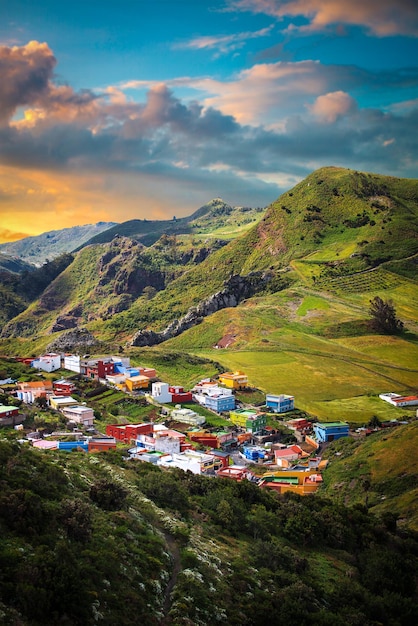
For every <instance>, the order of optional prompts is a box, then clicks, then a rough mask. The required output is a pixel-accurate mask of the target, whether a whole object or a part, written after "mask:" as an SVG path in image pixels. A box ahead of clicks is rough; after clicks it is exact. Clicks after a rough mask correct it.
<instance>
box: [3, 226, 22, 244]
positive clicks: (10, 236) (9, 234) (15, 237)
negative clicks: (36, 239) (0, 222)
mask: <svg viewBox="0 0 418 626" xmlns="http://www.w3.org/2000/svg"><path fill="white" fill-rule="evenodd" d="M25 237H29V235H28V233H21V232H16V231H12V230H9V229H8V228H0V243H8V242H10V241H19V239H24V238H25Z"/></svg>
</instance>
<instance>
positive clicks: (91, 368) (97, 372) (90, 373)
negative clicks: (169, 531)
mask: <svg viewBox="0 0 418 626" xmlns="http://www.w3.org/2000/svg"><path fill="white" fill-rule="evenodd" d="M114 371H115V364H114V362H113V361H112V360H111V359H97V360H94V361H89V362H88V363H87V366H86V376H87V378H91V379H92V380H99V378H106V376H107V375H108V374H113V373H114Z"/></svg>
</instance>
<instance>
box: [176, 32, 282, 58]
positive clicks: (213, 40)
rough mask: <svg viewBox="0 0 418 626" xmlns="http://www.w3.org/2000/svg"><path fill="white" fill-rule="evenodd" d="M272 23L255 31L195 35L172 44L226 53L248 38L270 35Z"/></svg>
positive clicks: (187, 48) (183, 47) (191, 48)
mask: <svg viewBox="0 0 418 626" xmlns="http://www.w3.org/2000/svg"><path fill="white" fill-rule="evenodd" d="M272 29H273V25H270V26H268V27H267V28H262V29H260V30H257V31H247V32H243V33H234V34H232V35H217V36H216V35H213V36H210V35H209V36H206V37H195V38H194V39H191V40H190V41H185V42H180V43H177V44H175V45H174V46H173V48H174V49H186V50H217V51H218V53H219V54H227V53H229V52H234V51H235V50H238V49H240V48H242V47H243V46H244V45H245V43H246V42H247V41H248V40H250V39H258V38H259V37H267V36H268V35H270V33H271V31H272Z"/></svg>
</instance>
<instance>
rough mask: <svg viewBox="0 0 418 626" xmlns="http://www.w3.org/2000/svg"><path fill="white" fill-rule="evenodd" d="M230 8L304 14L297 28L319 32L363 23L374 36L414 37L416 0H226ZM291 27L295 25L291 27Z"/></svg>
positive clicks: (280, 15)
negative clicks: (331, 27)
mask: <svg viewBox="0 0 418 626" xmlns="http://www.w3.org/2000/svg"><path fill="white" fill-rule="evenodd" d="M228 6H229V8H230V10H235V11H237V10H238V11H251V12H254V13H265V14H267V15H271V16H275V17H277V18H278V19H280V20H282V19H283V18H285V17H304V18H305V19H306V20H308V25H307V26H303V27H301V29H300V30H306V31H322V30H324V29H327V28H328V27H329V26H335V25H341V24H345V25H352V26H363V27H364V28H366V30H367V31H368V32H369V33H370V34H372V35H376V36H378V37H387V36H392V35H408V36H412V37H417V36H418V11H417V5H416V0H396V1H395V0H367V1H365V0H230V1H229V2H228ZM294 28H295V27H294Z"/></svg>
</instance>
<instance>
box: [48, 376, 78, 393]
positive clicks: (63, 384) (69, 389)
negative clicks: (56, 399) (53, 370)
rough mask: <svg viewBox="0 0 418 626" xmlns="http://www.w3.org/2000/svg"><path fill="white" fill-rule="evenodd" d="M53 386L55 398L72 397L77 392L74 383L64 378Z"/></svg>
mask: <svg viewBox="0 0 418 626" xmlns="http://www.w3.org/2000/svg"><path fill="white" fill-rule="evenodd" d="M52 384H53V389H54V396H71V394H72V393H73V392H74V391H75V385H74V383H73V382H71V381H70V380H65V379H64V378H63V379H61V380H57V381H54V382H53V383H52Z"/></svg>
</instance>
